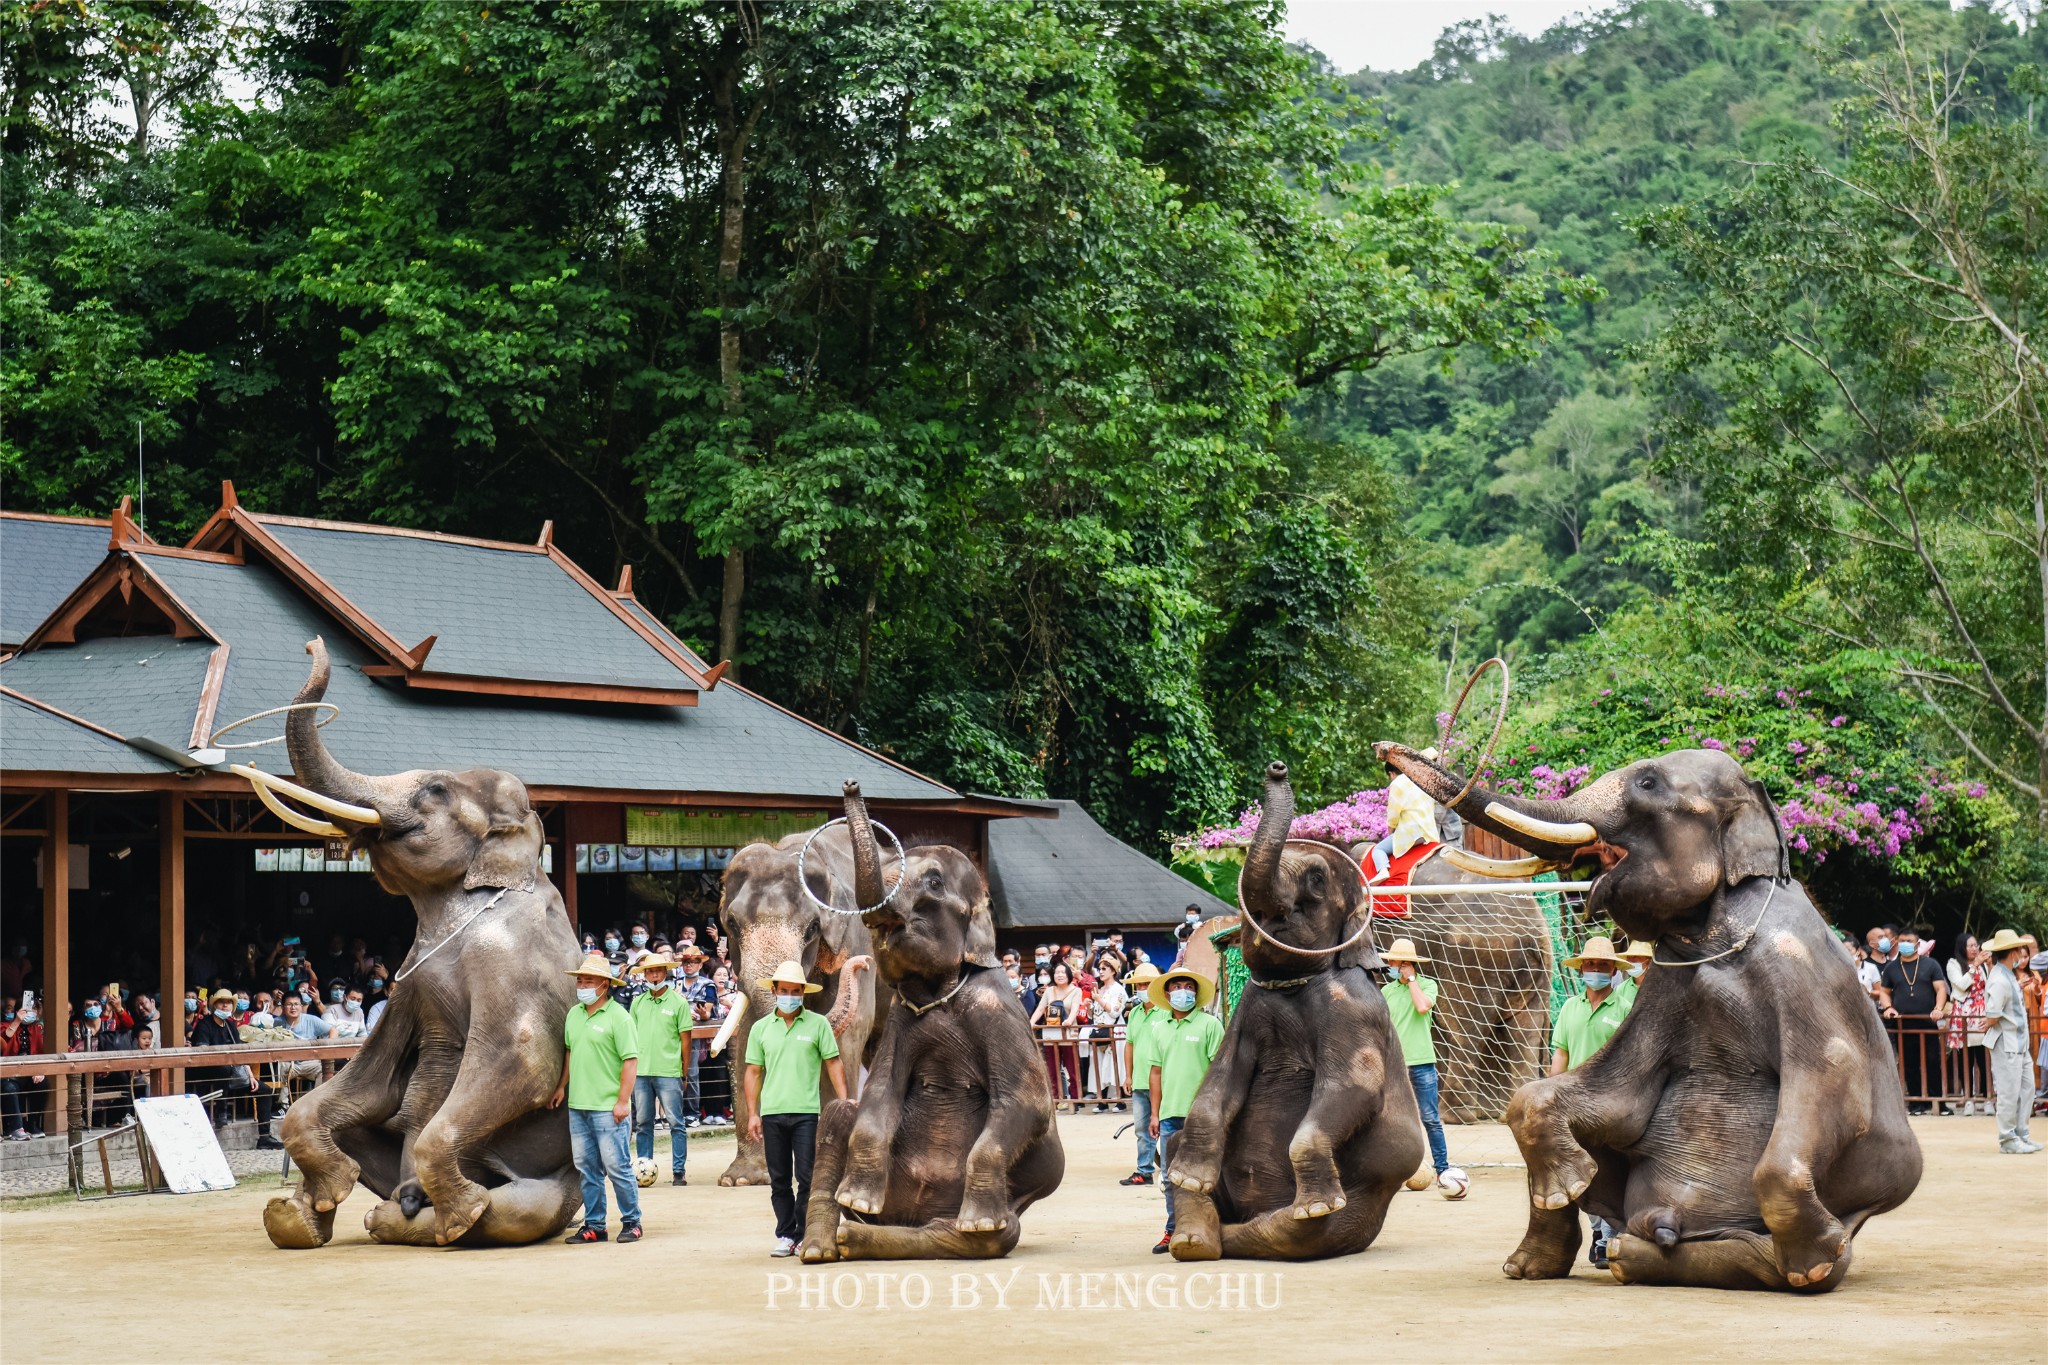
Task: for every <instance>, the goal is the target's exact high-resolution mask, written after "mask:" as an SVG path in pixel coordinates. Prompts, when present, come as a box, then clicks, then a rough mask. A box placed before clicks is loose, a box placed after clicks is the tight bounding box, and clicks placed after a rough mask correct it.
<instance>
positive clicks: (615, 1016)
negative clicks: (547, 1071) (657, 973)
mask: <svg viewBox="0 0 2048 1365" xmlns="http://www.w3.org/2000/svg"><path fill="white" fill-rule="evenodd" d="M569 975H570V976H573V977H575V978H576V1004H575V1006H574V1007H573V1008H571V1009H570V1011H569V1017H568V1018H566V1019H564V1020H563V1021H562V1045H563V1046H564V1047H565V1048H567V1049H568V1055H566V1056H565V1057H563V1058H562V1079H561V1080H560V1081H559V1082H558V1083H557V1084H556V1085H555V1095H554V1098H553V1099H551V1100H549V1101H548V1108H550V1109H559V1108H561V1106H562V1100H563V1098H564V1097H565V1096H566V1097H567V1099H568V1101H569V1151H570V1154H571V1155H572V1156H573V1157H574V1158H575V1161H576V1174H577V1175H579V1176H581V1177H582V1178H583V1226H582V1227H580V1228H578V1229H576V1231H574V1232H572V1233H570V1234H569V1236H568V1237H567V1238H566V1239H565V1240H567V1241H568V1242H569V1243H570V1244H571V1245H577V1246H588V1245H590V1244H591V1243H593V1242H602V1241H603V1240H604V1215H605V1208H604V1182H605V1179H606V1178H607V1177H609V1178H610V1179H611V1182H612V1189H613V1191H614V1192H616V1193H617V1194H618V1196H619V1240H620V1241H621V1242H637V1241H639V1240H640V1186H639V1184H638V1182H636V1181H635V1180H634V1179H633V1162H632V1160H631V1158H630V1157H629V1156H628V1154H627V1151H626V1113H627V1111H628V1109H629V1108H630V1107H631V1106H630V1100H631V1098H632V1094H633V1081H634V1072H635V1071H636V1070H637V1069H638V1059H639V1056H640V1047H639V1043H638V1041H637V1039H636V1038H635V1036H634V1028H633V1020H632V1017H631V1016H630V1015H628V1014H627V1013H626V1012H625V1011H624V1010H622V1009H620V1008H619V1002H618V1001H616V1000H614V999H612V992H611V988H612V987H613V986H618V985H623V984H625V983H623V982H621V981H620V980H619V979H618V978H617V977H616V976H613V975H612V969H611V964H610V963H609V962H607V961H606V960H605V957H604V954H602V953H592V954H590V956H588V957H586V958H584V959H583V963H582V965H581V966H578V967H574V968H572V969H571V970H570V971H569Z"/></svg>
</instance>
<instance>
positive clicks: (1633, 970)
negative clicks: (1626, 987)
mask: <svg viewBox="0 0 2048 1365" xmlns="http://www.w3.org/2000/svg"><path fill="white" fill-rule="evenodd" d="M1642 974H1643V968H1642V964H1641V963H1637V964H1636V965H1634V966H1632V967H1630V968H1629V969H1628V979H1629V980H1631V981H1634V980H1636V979H1637V978H1638V977H1640V976H1642Z"/></svg>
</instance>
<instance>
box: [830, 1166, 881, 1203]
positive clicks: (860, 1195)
mask: <svg viewBox="0 0 2048 1365" xmlns="http://www.w3.org/2000/svg"><path fill="white" fill-rule="evenodd" d="M887 1194H888V1177H887V1175H886V1174H878V1173H876V1172H873V1171H848V1172H847V1173H846V1178H845V1179H843V1180H841V1181H840V1182H839V1192H838V1194H837V1195H836V1196H835V1198H836V1200H837V1202H838V1204H839V1207H840V1208H842V1209H852V1210H853V1211H854V1212H855V1213H870V1214H879V1213H881V1211H882V1204H883V1201H884V1199H885V1198H886V1197H887Z"/></svg>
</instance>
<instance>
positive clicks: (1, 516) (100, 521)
mask: <svg viewBox="0 0 2048 1365" xmlns="http://www.w3.org/2000/svg"><path fill="white" fill-rule="evenodd" d="M0 521H54V522H60V523H63V524H65V525H68V526H104V527H106V528H107V529H109V530H112V529H113V525H114V519H113V518H112V517H68V516H64V515H62V514H61V513H57V512H16V511H13V510H12V509H7V510H0ZM131 528H132V529H133V531H134V534H135V537H136V539H137V540H138V541H139V542H140V543H141V544H144V545H154V544H156V541H155V540H153V539H151V537H150V534H149V532H147V531H145V530H143V529H142V528H141V527H139V526H133V525H132V523H131Z"/></svg>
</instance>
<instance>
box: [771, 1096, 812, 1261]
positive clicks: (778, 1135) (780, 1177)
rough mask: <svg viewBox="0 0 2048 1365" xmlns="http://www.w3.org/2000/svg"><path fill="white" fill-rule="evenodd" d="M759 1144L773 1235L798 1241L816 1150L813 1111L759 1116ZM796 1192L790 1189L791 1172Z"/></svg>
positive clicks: (802, 1228)
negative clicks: (765, 1166) (765, 1162)
mask: <svg viewBox="0 0 2048 1365" xmlns="http://www.w3.org/2000/svg"><path fill="white" fill-rule="evenodd" d="M761 1147H762V1150H763V1153H764V1154H765V1155H766V1156H767V1158H768V1202H769V1203H770V1204H773V1205H774V1206H775V1235H776V1236H777V1237H787V1238H789V1240H790V1241H792V1242H800V1241H802V1240H803V1235H804V1209H805V1208H806V1207H807V1206H808V1205H809V1204H810V1202H811V1159H812V1158H813V1157H815V1156H816V1155H817V1153H818V1116H817V1115H816V1114H763V1115H761ZM792 1172H794V1174H795V1176H796V1191H795V1193H793V1194H792V1193H791V1192H790V1175H791V1173H792Z"/></svg>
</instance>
